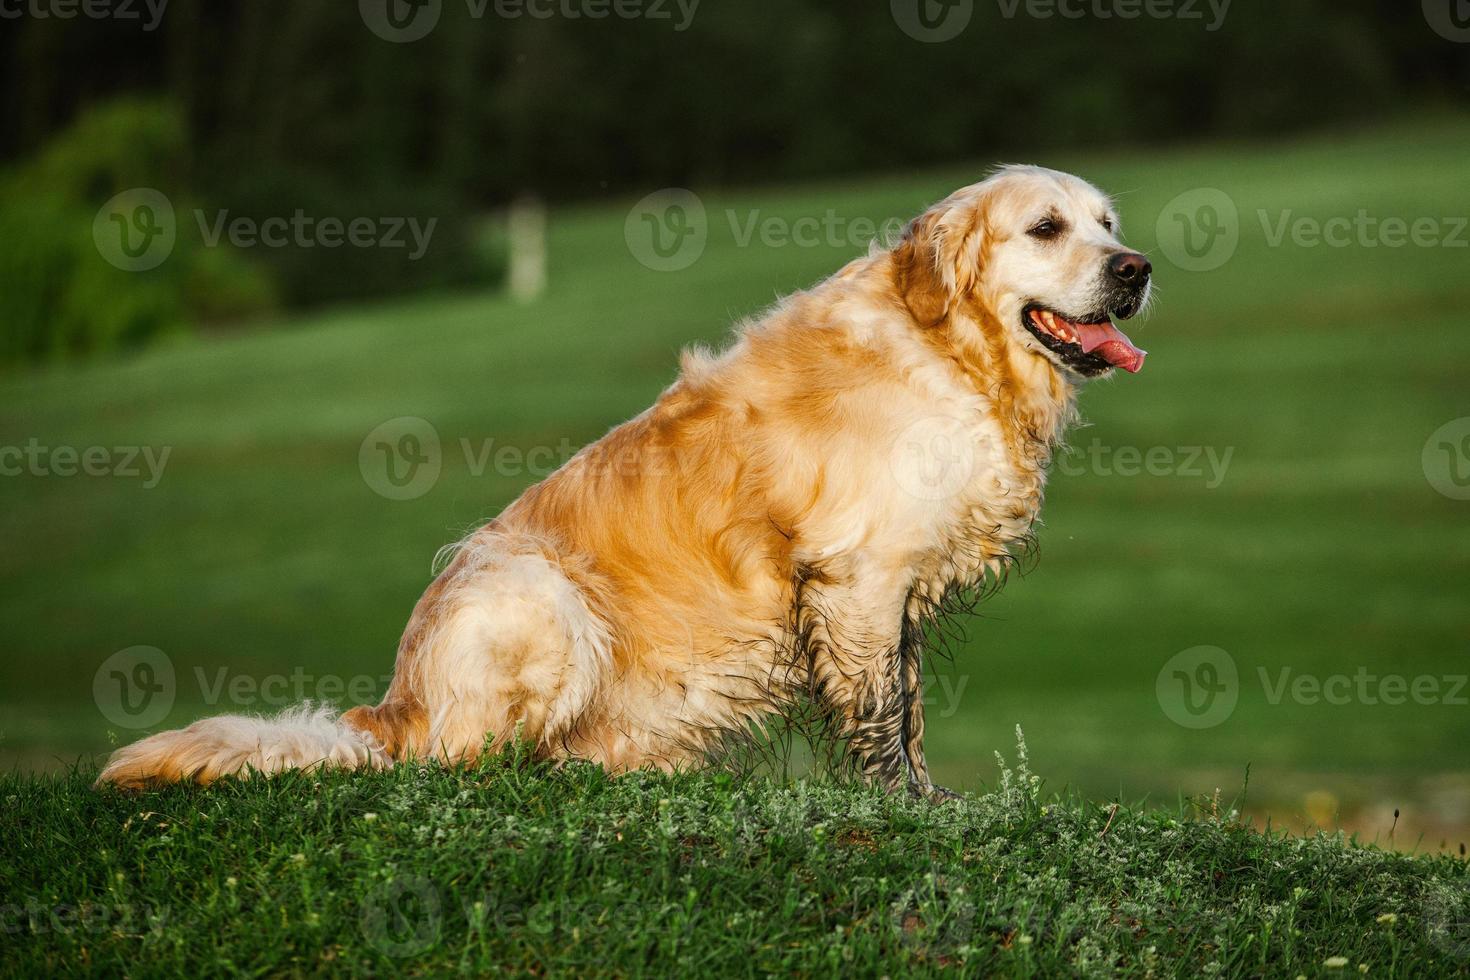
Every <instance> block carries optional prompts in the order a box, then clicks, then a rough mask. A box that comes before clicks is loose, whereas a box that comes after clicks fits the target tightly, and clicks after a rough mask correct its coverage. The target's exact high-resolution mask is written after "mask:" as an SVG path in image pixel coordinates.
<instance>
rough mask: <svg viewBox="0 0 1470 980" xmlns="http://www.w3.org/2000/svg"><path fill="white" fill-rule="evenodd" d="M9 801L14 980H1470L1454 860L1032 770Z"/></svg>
mask: <svg viewBox="0 0 1470 980" xmlns="http://www.w3.org/2000/svg"><path fill="white" fill-rule="evenodd" d="M1023 752H1024V750H1023ZM0 794H3V795H4V798H5V800H6V805H5V806H4V807H3V808H0V840H3V841H4V844H3V845H0V880H4V881H5V883H6V886H5V895H4V902H3V906H0V913H3V915H4V921H3V923H0V948H3V949H4V950H5V952H4V955H3V957H0V973H4V974H8V975H15V976H42V975H57V974H59V973H67V974H92V975H113V976H115V975H120V974H126V975H129V976H140V977H141V976H178V975H185V976H198V975H203V974H205V973H215V972H226V973H239V974H250V975H259V974H273V975H279V974H287V975H302V974H313V973H319V972H327V971H330V972H332V973H333V974H339V973H342V974H353V975H358V974H366V975H399V974H404V975H423V974H440V973H450V972H457V973H468V974H471V975H486V974H491V973H496V974H498V973H508V974H515V975H538V976H539V975H556V976H563V975H598V976H710V975H716V976H768V975H799V976H838V975H841V976H879V975H889V976H910V975H914V976H927V975H936V974H954V973H958V972H961V971H963V973H964V974H966V975H998V976H1072V975H1077V976H1138V977H1153V976H1163V975H1168V976H1190V977H1195V976H1212V975H1224V976H1283V977H1296V976H1306V977H1337V976H1348V975H1353V976H1355V975H1358V973H1359V972H1360V971H1361V972H1363V973H1366V974H1367V975H1369V976H1374V977H1416V976H1447V975H1451V974H1457V973H1458V974H1462V975H1463V974H1467V973H1470V888H1467V865H1466V863H1465V862H1464V861H1463V860H1460V859H1458V858H1455V857H1450V856H1441V857H1437V858H1430V857H1422V856H1421V857H1409V856H1406V855H1402V854H1397V853H1394V852H1389V851H1382V850H1378V849H1375V848H1365V847H1360V846H1357V845H1355V844H1352V843H1350V842H1347V841H1345V840H1343V839H1342V838H1341V837H1329V836H1319V837H1313V838H1306V839H1303V838H1297V837H1289V836H1284V835H1263V834H1261V833H1258V832H1256V831H1254V830H1251V829H1248V828H1246V827H1243V826H1241V825H1240V824H1239V823H1238V822H1236V821H1235V820H1233V819H1232V815H1231V814H1230V813H1229V812H1228V804H1222V805H1221V807H1220V808H1219V809H1215V808H1214V807H1213V805H1211V806H1206V807H1204V808H1203V809H1199V810H1191V811H1189V812H1178V813H1174V814H1167V813H1159V812H1144V811H1141V810H1139V809H1136V808H1131V807H1126V806H1125V807H1117V808H1113V807H1109V806H1107V805H1104V804H1097V803H1088V802H1082V801H1078V800H1075V799H1048V798H1047V797H1045V796H1044V795H1043V794H1042V793H1041V791H1040V787H1039V785H1038V780H1037V779H1036V778H1035V777H1033V776H1032V775H1031V774H1030V773H1029V772H1028V771H1027V768H1026V764H1025V762H1024V754H1023V755H1022V762H1021V764H1020V765H1019V766H1018V768H1017V769H1016V770H1015V771H1010V770H1007V769H1002V770H1001V783H1000V786H999V787H998V788H997V789H996V791H994V792H992V793H990V794H988V795H984V796H980V797H976V798H970V799H965V800H963V801H958V802H954V803H949V804H944V805H938V806H935V805H931V804H928V803H922V802H916V801H912V800H909V799H907V798H901V797H900V798H885V797H883V796H880V795H876V794H874V793H872V792H869V791H867V790H863V789H856V788H853V787H851V786H844V785H840V784H839V785H834V784H824V783H815V782H798V783H795V784H791V785H782V784H776V783H770V782H764V781H758V780H750V781H741V780H737V779H735V778H733V777H732V776H730V775H728V774H702V775H692V776H678V777H669V776H658V775H633V776H628V777H624V778H620V779H609V778H608V777H607V776H606V775H605V774H604V773H603V772H602V771H601V770H600V769H598V768H597V767H594V766H588V765H573V766H569V767H567V768H564V769H560V770H549V769H547V768H545V767H543V766H538V765H531V764H528V763H527V762H526V761H525V759H524V757H520V756H517V755H516V754H515V753H514V752H507V753H506V754H504V755H502V756H499V757H494V758H491V759H488V760H487V761H485V762H484V763H483V764H481V765H479V766H477V767H474V768H470V769H459V770H445V769H441V768H438V767H429V768H418V767H400V768H397V769H395V770H390V771H388V772H386V773H373V774H356V775H354V774H348V775H345V776H343V775H334V776H329V777H326V778H314V777H312V776H301V775H299V774H292V775H288V776H286V777H283V778H277V779H269V780H256V781H253V782H237V781H230V782H226V783H223V784H219V785H217V786H215V787H213V788H211V789H209V790H206V791H199V790H196V789H190V788H178V787H175V788H172V789H169V790H167V791H163V792H159V793H150V794H146V795H142V796H137V797H132V796H126V795H123V794H119V793H117V792H113V791H107V792H102V793H98V792H94V791H92V790H90V789H89V788H88V786H87V783H86V778H85V775H84V774H81V773H73V774H71V775H69V776H66V777H64V778H46V779H36V778H34V777H23V776H14V775H11V776H3V777H0Z"/></svg>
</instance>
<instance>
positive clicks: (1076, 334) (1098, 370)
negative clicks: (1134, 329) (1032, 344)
mask: <svg viewBox="0 0 1470 980" xmlns="http://www.w3.org/2000/svg"><path fill="white" fill-rule="evenodd" d="M1117 312H1118V315H1119V316H1120V317H1122V318H1124V319H1127V318H1128V317H1130V316H1132V315H1133V314H1134V313H1136V312H1137V308H1136V307H1134V306H1133V304H1131V303H1130V304H1128V306H1127V307H1126V308H1124V309H1120V310H1118V311H1117ZM1021 320H1022V323H1023V325H1024V326H1025V327H1026V329H1027V330H1029V331H1031V335H1032V336H1033V337H1035V338H1036V339H1037V340H1039V341H1041V344H1042V346H1044V347H1045V348H1046V349H1047V350H1049V351H1051V352H1052V353H1053V354H1055V355H1056V356H1057V357H1058V358H1060V359H1061V361H1062V363H1064V364H1066V365H1067V366H1068V367H1069V368H1071V369H1072V370H1074V371H1076V372H1077V373H1078V374H1081V375H1084V376H1086V377H1094V376H1096V375H1099V374H1103V373H1104V372H1107V371H1110V370H1112V369H1113V368H1115V367H1120V368H1122V369H1123V370H1124V371H1127V372H1128V373H1129V374H1137V373H1138V372H1139V370H1140V369H1141V368H1142V367H1143V359H1144V358H1145V357H1147V356H1148V351H1145V350H1141V349H1139V348H1138V347H1136V346H1134V343H1133V341H1131V340H1129V339H1128V335H1127V334H1125V333H1124V332H1123V331H1121V330H1119V329H1118V328H1117V327H1115V326H1114V325H1113V320H1112V317H1110V316H1109V315H1108V314H1107V313H1106V312H1103V313H1093V314H1088V315H1086V316H1080V317H1068V316H1064V315H1062V314H1061V313H1058V312H1057V311H1056V310H1051V309H1047V308H1046V307H1045V306H1042V305H1040V304H1039V303H1033V304H1031V305H1030V306H1027V307H1026V308H1025V309H1024V310H1023V311H1022V312H1021Z"/></svg>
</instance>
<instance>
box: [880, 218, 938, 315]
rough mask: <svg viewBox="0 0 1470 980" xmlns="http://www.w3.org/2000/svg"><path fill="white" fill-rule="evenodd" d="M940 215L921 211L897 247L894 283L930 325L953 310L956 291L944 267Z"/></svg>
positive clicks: (894, 253)
mask: <svg viewBox="0 0 1470 980" xmlns="http://www.w3.org/2000/svg"><path fill="white" fill-rule="evenodd" d="M938 230H939V216H938V215H937V214H935V213H934V212H932V211H930V212H927V213H925V214H921V215H919V216H918V217H917V218H915V219H914V220H913V221H911V222H909V226H908V227H907V228H906V229H904V233H903V237H902V238H901V239H899V242H898V244H897V245H895V246H894V248H893V275H894V280H895V281H894V285H895V286H896V287H897V289H898V294H899V295H900V296H902V297H903V301H904V305H906V306H907V307H908V308H909V312H910V313H911V314H913V317H914V319H915V320H917V321H918V322H919V324H920V325H921V326H925V327H930V326H934V325H935V324H937V323H939V321H941V320H943V319H944V317H945V314H947V313H948V312H949V308H950V304H951V302H952V300H953V295H952V293H951V291H950V287H949V285H948V284H947V283H946V282H945V279H946V277H945V275H944V272H943V269H942V267H941V261H942V259H941V255H940V253H941V251H942V247H941V246H942V242H941V240H940V237H939V234H938Z"/></svg>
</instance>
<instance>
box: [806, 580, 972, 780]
mask: <svg viewBox="0 0 1470 980" xmlns="http://www.w3.org/2000/svg"><path fill="white" fill-rule="evenodd" d="M903 607H904V602H903V592H902V590H901V588H900V589H899V590H898V592H897V594H896V595H895V592H894V590H893V589H891V588H888V589H885V588H882V587H881V586H875V585H868V586H862V585H856V584H835V583H832V582H824V583H820V584H816V583H808V584H807V585H806V586H805V587H804V588H803V595H802V601H801V605H800V609H799V612H800V616H801V625H802V632H803V635H804V637H805V640H806V645H807V650H808V655H809V657H810V662H809V666H810V674H811V679H812V684H813V687H814V690H815V693H816V695H817V697H818V699H819V700H820V701H821V702H822V703H824V704H826V705H828V706H829V707H830V708H831V709H832V710H833V711H834V712H835V714H836V715H837V717H838V719H839V722H840V730H839V733H838V734H839V735H840V736H842V737H844V738H846V739H847V746H848V751H849V752H850V753H851V755H852V758H853V761H854V763H855V765H856V767H857V769H858V771H859V772H860V773H862V775H863V778H864V779H867V780H868V781H870V782H873V783H876V784H878V785H879V786H882V787H884V788H885V789H887V790H888V791H890V792H897V791H900V790H906V791H909V792H913V793H916V794H919V795H923V796H926V797H932V796H934V795H935V793H936V790H935V787H934V786H933V785H932V784H931V783H930V782H929V770H928V766H927V765H926V764H925V762H924V752H923V737H924V705H923V685H922V680H923V635H922V631H920V630H918V628H917V626H915V627H912V628H911V627H908V626H905V625H904V624H905V622H906V619H905V617H904V613H903ZM939 792H940V793H943V792H944V791H939Z"/></svg>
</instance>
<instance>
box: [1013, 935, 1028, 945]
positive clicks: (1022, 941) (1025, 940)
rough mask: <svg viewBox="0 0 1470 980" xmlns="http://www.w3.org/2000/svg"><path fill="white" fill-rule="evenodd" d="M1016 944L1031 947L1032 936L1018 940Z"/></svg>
mask: <svg viewBox="0 0 1470 980" xmlns="http://www.w3.org/2000/svg"><path fill="white" fill-rule="evenodd" d="M1016 942H1018V943H1020V944H1021V945H1022V946H1030V945H1031V943H1032V938H1031V937H1030V936H1022V937H1021V938H1020V939H1017V940H1016Z"/></svg>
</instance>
